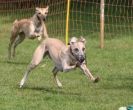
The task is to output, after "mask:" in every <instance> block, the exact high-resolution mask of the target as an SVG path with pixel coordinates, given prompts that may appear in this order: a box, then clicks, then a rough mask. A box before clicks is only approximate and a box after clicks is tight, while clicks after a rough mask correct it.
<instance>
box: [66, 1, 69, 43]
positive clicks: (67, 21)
mask: <svg viewBox="0 0 133 110" xmlns="http://www.w3.org/2000/svg"><path fill="white" fill-rule="evenodd" d="M69 14H70V0H67V15H66V45H68V38H69V37H68V36H69Z"/></svg>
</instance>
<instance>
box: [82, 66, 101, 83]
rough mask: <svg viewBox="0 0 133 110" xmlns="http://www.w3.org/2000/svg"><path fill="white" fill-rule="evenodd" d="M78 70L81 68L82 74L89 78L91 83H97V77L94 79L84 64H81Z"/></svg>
mask: <svg viewBox="0 0 133 110" xmlns="http://www.w3.org/2000/svg"><path fill="white" fill-rule="evenodd" d="M80 68H81V70H82V71H83V72H84V74H85V75H86V76H87V77H88V78H90V79H91V80H92V81H93V82H98V81H99V77H96V78H95V77H94V76H93V75H92V74H91V72H90V70H89V69H88V68H87V66H86V64H81V65H80Z"/></svg>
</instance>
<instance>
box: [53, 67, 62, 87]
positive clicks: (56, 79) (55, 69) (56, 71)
mask: <svg viewBox="0 0 133 110" xmlns="http://www.w3.org/2000/svg"><path fill="white" fill-rule="evenodd" d="M58 71H59V70H58V69H57V68H56V67H54V69H53V70H52V72H53V75H54V81H55V82H56V84H57V85H58V87H62V84H61V82H60V81H59V79H58V77H57V73H58Z"/></svg>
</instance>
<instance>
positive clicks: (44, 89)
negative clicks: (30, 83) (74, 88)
mask: <svg viewBox="0 0 133 110" xmlns="http://www.w3.org/2000/svg"><path fill="white" fill-rule="evenodd" d="M23 90H34V91H41V92H48V93H52V94H61V95H71V96H80V95H81V93H78V92H70V91H67V90H66V89H63V88H53V87H27V86H26V87H24V88H23Z"/></svg>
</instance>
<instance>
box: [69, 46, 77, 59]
mask: <svg viewBox="0 0 133 110" xmlns="http://www.w3.org/2000/svg"><path fill="white" fill-rule="evenodd" d="M68 51H69V52H68V53H69V57H70V58H71V59H72V60H73V61H75V62H76V61H77V59H76V58H75V56H74V54H73V52H72V48H71V46H69V47H68Z"/></svg>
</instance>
